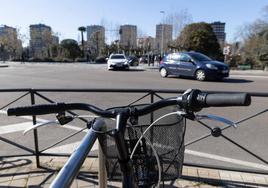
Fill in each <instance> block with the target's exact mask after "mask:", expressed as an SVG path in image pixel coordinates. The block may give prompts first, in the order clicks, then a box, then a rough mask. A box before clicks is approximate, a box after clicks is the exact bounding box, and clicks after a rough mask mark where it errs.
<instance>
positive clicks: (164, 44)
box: [155, 24, 172, 53]
mask: <svg viewBox="0 0 268 188" xmlns="http://www.w3.org/2000/svg"><path fill="white" fill-rule="evenodd" d="M170 42H172V25H169V24H158V25H156V35H155V49H156V50H157V51H158V52H159V53H166V52H167V51H168V45H169V43H170Z"/></svg>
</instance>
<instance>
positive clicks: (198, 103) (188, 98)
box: [7, 90, 251, 118]
mask: <svg viewBox="0 0 268 188" xmlns="http://www.w3.org/2000/svg"><path fill="white" fill-rule="evenodd" d="M250 103H251V97H250V95H249V94H247V93H235V94H230V93H225V94H224V93H219V94H208V93H203V92H201V91H200V90H187V91H186V92H185V93H184V94H182V95H180V96H179V97H177V98H169V99H163V100H160V101H158V102H155V103H153V104H150V105H148V106H146V107H144V108H141V109H135V111H132V112H131V115H134V116H141V115H145V114H148V113H150V112H152V111H155V110H157V109H160V108H163V107H166V106H170V105H179V106H180V107H181V108H183V109H184V110H186V111H192V112H195V111H200V110H201V109H202V108H205V107H224V106H248V105H250ZM68 110H85V111H90V112H92V113H94V114H96V115H99V116H102V117H106V118H115V117H116V115H117V114H118V112H117V111H116V110H112V111H111V110H103V109H100V108H98V107H96V106H93V105H90V104H84V103H68V104H65V103H53V104H45V105H33V106H24V107H17V108H10V109H8V111H7V114H8V116H13V115H15V116H24V115H44V114H52V113H59V112H63V111H68ZM129 113H130V112H129Z"/></svg>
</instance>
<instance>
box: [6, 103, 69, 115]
mask: <svg viewBox="0 0 268 188" xmlns="http://www.w3.org/2000/svg"><path fill="white" fill-rule="evenodd" d="M65 110H66V104H65V103H53V104H42V105H32V106H23V107H17V108H10V109H8V110H7V115H8V116H25V115H44V114H51V113H58V112H61V111H65Z"/></svg>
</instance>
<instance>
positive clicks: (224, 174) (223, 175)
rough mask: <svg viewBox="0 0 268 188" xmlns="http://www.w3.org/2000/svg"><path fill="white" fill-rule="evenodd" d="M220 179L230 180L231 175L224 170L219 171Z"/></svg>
mask: <svg viewBox="0 0 268 188" xmlns="http://www.w3.org/2000/svg"><path fill="white" fill-rule="evenodd" d="M220 179H221V180H223V181H224V180H231V176H230V173H228V172H226V171H220Z"/></svg>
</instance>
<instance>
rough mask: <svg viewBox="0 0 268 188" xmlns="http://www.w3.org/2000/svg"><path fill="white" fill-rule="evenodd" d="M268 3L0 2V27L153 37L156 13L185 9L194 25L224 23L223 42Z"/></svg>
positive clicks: (147, 0) (146, 0) (66, 34)
mask: <svg viewBox="0 0 268 188" xmlns="http://www.w3.org/2000/svg"><path fill="white" fill-rule="evenodd" d="M265 5H268V0H221V1H218V0H165V1H161V0H132V1H130V0H0V24H6V25H9V26H13V27H18V28H20V30H21V32H22V33H23V34H27V33H28V32H29V25H30V24H37V23H43V24H46V25H49V26H51V27H52V29H53V31H54V32H59V33H60V38H61V39H64V38H73V39H76V40H77V39H78V36H79V33H78V31H77V28H78V27H79V26H82V25H84V26H87V25H91V24H100V23H101V21H102V20H105V21H106V22H112V23H114V24H126V23H128V24H134V25H137V26H138V28H139V29H141V30H142V31H143V32H144V33H146V34H148V35H151V36H155V25H156V24H158V23H160V21H161V20H162V15H161V14H160V11H162V10H163V11H165V12H166V14H168V13H169V12H174V11H180V10H182V9H187V10H188V13H189V14H191V15H192V18H193V21H194V22H199V21H205V22H213V21H221V22H226V33H227V40H228V41H231V40H233V38H234V35H235V33H236V31H237V30H238V28H239V27H240V26H242V25H243V24H245V23H250V22H252V21H254V20H255V19H257V18H259V17H261V10H262V8H263V7H264V6H265Z"/></svg>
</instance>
